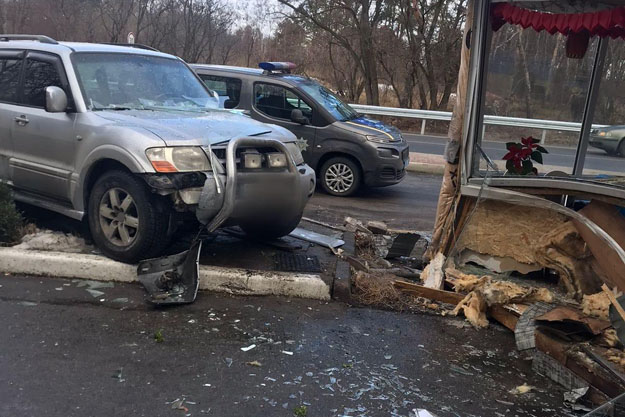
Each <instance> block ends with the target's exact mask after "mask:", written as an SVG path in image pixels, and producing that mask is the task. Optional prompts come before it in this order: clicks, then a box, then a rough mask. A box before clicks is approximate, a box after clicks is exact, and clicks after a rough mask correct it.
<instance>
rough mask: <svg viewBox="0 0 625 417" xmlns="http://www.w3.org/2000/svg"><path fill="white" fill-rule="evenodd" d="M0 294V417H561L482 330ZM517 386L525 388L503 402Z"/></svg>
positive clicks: (16, 286)
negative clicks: (418, 412)
mask: <svg viewBox="0 0 625 417" xmlns="http://www.w3.org/2000/svg"><path fill="white" fill-rule="evenodd" d="M0 285H1V287H0V326H1V328H2V329H3V334H2V337H1V338H0V369H2V372H0V398H1V399H2V400H1V401H0V415H2V416H12V417H15V416H47V417H67V416H186V415H188V416H203V415H212V416H236V417H247V416H293V415H294V410H295V408H296V407H305V408H306V412H305V414H299V415H306V416H307V417H317V416H319V417H328V416H371V417H373V416H409V415H412V414H410V413H411V412H412V410H413V409H420V408H422V409H427V410H429V411H430V412H432V413H436V414H437V415H438V416H440V417H447V416H450V417H451V416H485V417H486V416H553V415H558V416H561V415H567V412H566V411H565V410H563V409H562V408H561V407H562V405H561V404H562V391H561V390H560V388H558V387H557V386H555V385H554V384H552V383H551V382H549V381H548V380H547V379H545V378H543V377H540V376H538V375H537V374H535V373H534V372H532V371H531V369H530V362H529V361H527V360H524V359H523V358H521V357H519V354H518V353H517V352H516V349H515V346H514V338H513V335H512V333H511V332H509V331H507V330H502V329H500V328H499V327H495V326H493V327H491V328H490V329H488V330H483V331H475V330H473V329H472V328H469V327H465V326H464V323H463V321H461V320H460V319H455V318H450V317H447V318H443V317H438V316H430V315H411V314H400V313H394V312H386V311H379V310H370V309H360V308H349V307H347V306H345V305H343V304H341V303H336V302H334V303H325V302H318V301H310V300H299V299H286V298H274V297H262V298H261V297H245V298H243V297H230V296H224V295H218V294H209V293H200V294H199V296H198V300H197V301H196V303H194V304H192V305H188V306H181V307H176V308H168V309H154V308H152V307H150V306H148V305H146V304H145V302H144V299H143V297H144V293H143V290H142V288H141V287H139V286H138V285H121V284H115V286H114V287H113V288H102V287H97V286H96V287H89V286H88V285H85V282H84V281H71V280H60V279H52V278H43V279H40V278H28V277H26V278H24V277H11V276H2V277H0ZM94 291H99V292H100V293H97V292H94ZM155 334H158V335H160V336H157V337H156V338H155ZM157 339H158V340H157ZM254 346H255V347H254ZM250 347H251V348H250ZM242 348H250V349H249V350H248V351H243V350H242ZM259 364H260V367H259V366H255V365H259ZM523 383H527V384H529V385H532V386H535V387H536V391H533V392H530V393H529V394H525V395H522V396H515V395H513V394H510V393H509V391H510V390H511V389H513V388H514V387H516V386H518V385H521V384H523ZM176 400H178V402H176ZM182 400H184V402H181V401H182ZM172 407H173V408H172ZM299 410H300V413H301V412H303V411H302V410H303V408H299Z"/></svg>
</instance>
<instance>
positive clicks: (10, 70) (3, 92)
mask: <svg viewBox="0 0 625 417" xmlns="http://www.w3.org/2000/svg"><path fill="white" fill-rule="evenodd" d="M21 65H22V60H21V59H15V58H0V101H4V102H7V103H17V86H18V85H19V79H20V67H21Z"/></svg>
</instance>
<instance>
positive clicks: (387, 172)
mask: <svg viewBox="0 0 625 417" xmlns="http://www.w3.org/2000/svg"><path fill="white" fill-rule="evenodd" d="M380 176H381V177H382V178H385V179H392V178H395V168H392V167H386V168H382V171H380Z"/></svg>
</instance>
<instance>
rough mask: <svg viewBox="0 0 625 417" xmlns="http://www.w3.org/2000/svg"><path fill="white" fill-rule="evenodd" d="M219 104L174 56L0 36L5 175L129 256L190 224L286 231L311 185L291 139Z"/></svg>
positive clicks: (22, 195)
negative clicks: (224, 108)
mask: <svg viewBox="0 0 625 417" xmlns="http://www.w3.org/2000/svg"><path fill="white" fill-rule="evenodd" d="M218 104H219V99H218V97H217V96H216V94H214V93H213V92H212V91H211V90H209V89H208V88H207V87H206V86H205V85H204V84H203V83H202V81H201V80H200V79H199V78H198V77H197V76H196V75H195V73H194V72H193V71H192V70H191V69H190V68H189V67H188V66H187V65H186V64H185V63H184V62H183V61H182V60H181V59H179V58H176V57H174V56H171V55H167V54H163V53H160V52H158V51H153V50H148V49H144V48H138V47H124V46H114V45H100V44H87V43H69V42H56V41H55V40H53V39H50V38H48V37H45V36H30V35H0V180H1V181H3V182H7V183H8V184H9V185H10V186H12V188H13V190H14V192H15V199H16V200H18V201H23V202H26V203H30V204H34V205H37V206H40V207H44V208H46V209H50V210H54V211H57V212H60V213H62V214H65V215H67V216H69V217H72V218H74V219H78V220H82V219H84V218H85V217H86V219H87V220H88V224H89V228H90V230H91V234H92V237H93V240H94V241H95V243H96V244H97V245H98V246H99V248H100V249H101V250H102V251H103V252H104V253H105V254H106V255H108V256H110V257H111V258H114V259H118V260H121V261H125V262H135V261H137V260H139V259H146V258H151V257H155V256H157V255H158V254H159V253H160V252H162V250H163V249H164V248H165V247H166V246H167V245H168V243H169V241H170V237H171V236H172V234H173V233H174V231H175V230H176V229H177V227H178V226H180V225H181V224H185V223H187V224H188V222H189V221H192V222H194V223H197V220H199V222H200V223H202V224H205V225H209V226H210V229H211V230H213V229H215V228H216V227H218V226H219V225H222V224H226V223H228V224H238V225H240V226H241V227H242V228H243V229H244V230H245V231H246V232H248V233H251V234H257V235H263V236H267V237H279V236H283V235H286V234H288V233H290V232H291V231H292V230H293V229H294V228H295V227H296V226H297V224H298V223H299V220H300V218H301V216H302V213H303V210H304V206H305V205H306V203H307V201H308V199H309V198H310V197H311V196H312V193H313V191H314V189H315V174H314V172H313V170H312V169H311V168H310V167H309V166H308V165H306V164H305V163H304V160H303V158H302V153H301V151H300V148H299V147H298V144H297V142H296V137H295V136H294V135H293V134H292V133H290V132H289V131H287V130H286V129H284V128H281V127H279V126H275V125H269V124H263V123H260V122H257V121H254V120H252V119H251V118H249V117H247V116H245V115H243V114H241V113H240V112H237V111H231V110H223V109H219V108H218ZM196 219H197V220H196Z"/></svg>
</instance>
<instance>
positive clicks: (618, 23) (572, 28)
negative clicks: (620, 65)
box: [491, 3, 625, 38]
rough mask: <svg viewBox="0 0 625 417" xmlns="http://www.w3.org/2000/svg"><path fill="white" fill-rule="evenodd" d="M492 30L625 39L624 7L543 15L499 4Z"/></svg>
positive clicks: (493, 9)
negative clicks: (511, 27)
mask: <svg viewBox="0 0 625 417" xmlns="http://www.w3.org/2000/svg"><path fill="white" fill-rule="evenodd" d="M491 13H492V22H493V30H495V31H497V30H499V28H501V27H502V26H503V25H504V24H506V23H510V24H513V25H521V26H522V27H523V28H524V29H527V28H528V27H531V28H533V29H534V30H536V31H538V32H540V31H542V30H546V31H547V32H549V33H551V34H552V35H553V34H554V33H556V32H559V33H561V34H563V35H568V34H569V33H571V32H573V33H581V32H586V31H587V32H588V33H590V35H591V36H595V35H597V36H601V37H604V36H610V37H612V38H625V7H616V8H613V9H609V10H603V11H600V12H594V13H542V12H536V11H534V10H529V9H523V8H521V7H517V6H513V5H512V4H510V3H497V4H495V5H493V7H492V9H491Z"/></svg>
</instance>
